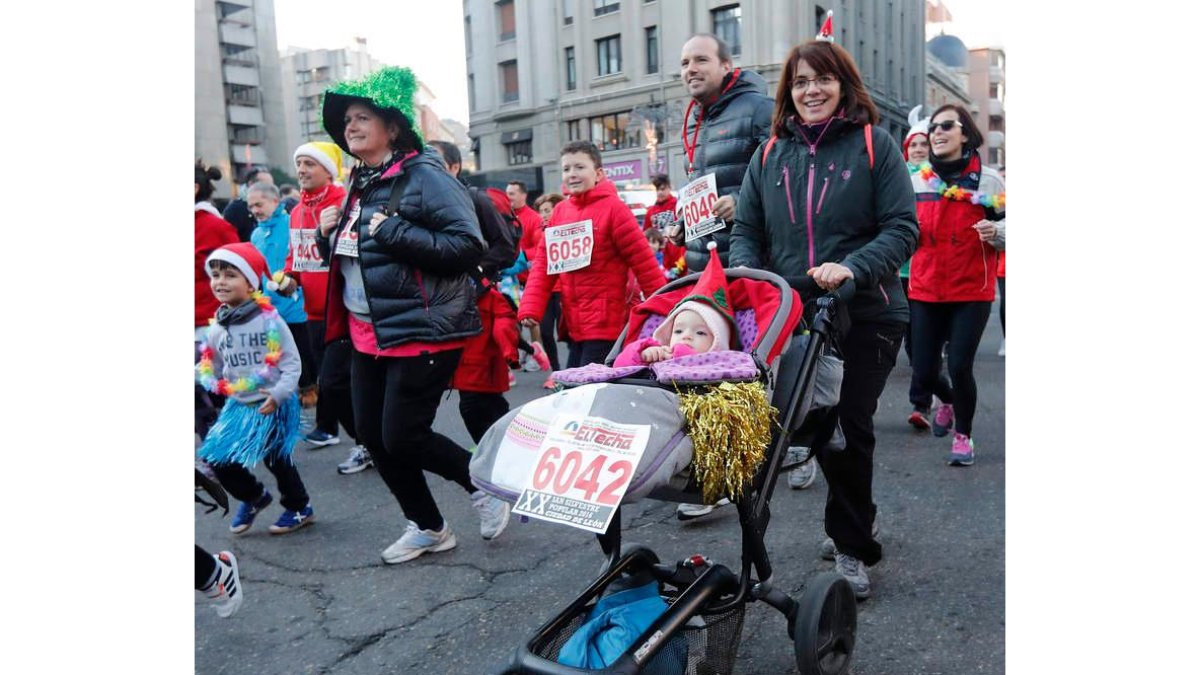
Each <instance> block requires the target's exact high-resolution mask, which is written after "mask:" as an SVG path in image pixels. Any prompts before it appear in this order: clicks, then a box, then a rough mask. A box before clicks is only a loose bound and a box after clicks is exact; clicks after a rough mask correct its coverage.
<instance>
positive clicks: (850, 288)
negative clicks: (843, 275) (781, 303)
mask: <svg viewBox="0 0 1200 675" xmlns="http://www.w3.org/2000/svg"><path fill="white" fill-rule="evenodd" d="M785 278H786V280H787V282H788V284H789V285H790V286H791V287H792V288H794V289H796V292H797V293H799V294H800V297H801V298H804V299H809V300H811V299H812V298H813V297H814V296H818V297H819V296H820V295H821V294H822V293H824V294H825V295H827V296H832V297H835V298H837V300H838V302H839V303H841V304H843V305H844V304H846V303H848V302H850V299H851V298H853V297H854V293H855V292H856V291H857V290H858V286H857V285H856V284H855V283H854V278H853V277H851V278H849V279H847V280H845V281H843V282H842V285H841V286H838V287H837V288H836V289H834V290H832V291H828V292H826V291H825V290H824V289H822V288H821V287H820V286H818V285H817V282H816V281H815V280H814V279H813V278H812V277H810V276H803V277H785Z"/></svg>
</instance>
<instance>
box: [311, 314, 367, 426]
mask: <svg viewBox="0 0 1200 675" xmlns="http://www.w3.org/2000/svg"><path fill="white" fill-rule="evenodd" d="M308 323H309V337H310V338H311V339H312V345H313V354H314V355H316V360H317V363H318V364H319V365H318V370H317V372H319V373H320V375H319V376H318V377H317V386H318V387H319V388H320V389H319V391H318V395H317V429H319V430H320V431H324V432H325V433H327V434H332V435H334V436H337V434H338V423H339V422H340V423H341V425H342V428H343V429H345V430H346V433H347V434H350V437H351V438H354V439H356V440H357V436H356V434H355V433H354V404H353V403H352V402H351V400H350V353H351V352H352V351H354V347H352V346H351V345H350V339H349V338H342V339H340V340H334V341H333V342H330V343H329V344H328V345H326V344H324V342H325V322H324V321H309V322H308Z"/></svg>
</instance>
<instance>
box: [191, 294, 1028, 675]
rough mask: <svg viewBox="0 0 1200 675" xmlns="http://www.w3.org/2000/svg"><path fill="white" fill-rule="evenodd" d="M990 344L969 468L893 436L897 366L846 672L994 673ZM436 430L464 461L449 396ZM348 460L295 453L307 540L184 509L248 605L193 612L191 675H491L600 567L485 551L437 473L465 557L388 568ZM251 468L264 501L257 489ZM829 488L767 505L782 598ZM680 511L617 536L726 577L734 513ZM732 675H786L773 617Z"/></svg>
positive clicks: (903, 367)
mask: <svg viewBox="0 0 1200 675" xmlns="http://www.w3.org/2000/svg"><path fill="white" fill-rule="evenodd" d="M999 343H1000V326H999V318H998V315H997V314H996V313H995V312H993V317H992V320H991V322H990V323H989V325H988V329H987V332H986V333H985V335H984V340H983V344H982V346H981V348H980V355H979V357H978V358H977V361H976V365H975V373H976V378H977V380H978V383H979V406H978V412H977V414H976V419H975V429H974V436H975V439H976V458H977V459H976V463H975V465H974V466H973V467H969V468H949V467H947V466H946V464H945V462H944V461H943V456H944V455H945V453H947V452H948V451H949V447H950V439H949V438H934V437H932V436H931V435H930V434H929V433H928V432H925V433H924V434H918V433H916V432H914V431H913V430H912V428H911V427H909V426H908V424H907V423H906V419H907V416H908V412H909V405H908V401H907V399H908V393H907V392H908V383H909V376H910V373H911V370H910V369H909V367H908V364H907V360H906V359H905V357H904V356H903V354H901V356H900V364H899V365H898V366H897V367H896V369H895V370H894V371H893V373H892V376H891V378H890V380H889V382H888V386H887V389H886V391H885V392H884V395H883V397H882V398H881V400H880V406H879V413H878V414H877V416H876V418H875V420H876V432H877V437H878V445H877V449H876V473H875V499H876V503H877V504H878V505H879V514H880V515H879V518H880V525H881V528H882V532H881V535H880V541H881V542H882V544H883V547H884V560H883V561H882V562H881V563H880V564H878V565H877V566H875V567H874V568H872V569H871V580H872V591H873V597H872V598H871V599H870V600H868V601H866V602H864V603H860V604H859V606H858V607H859V632H858V643H857V647H856V649H855V652H854V656H853V669H852V672H853V673H856V674H857V675H909V674H918V673H923V674H929V675H934V674H944V675H951V674H954V675H957V674H961V673H997V674H998V673H1003V672H1004V639H1005V623H1004V621H1005V619H1004V596H1005V594H1004V570H1005V568H1004V557H1005V555H1004V554H1005V547H1004V504H1005V499H1004V464H1005V462H1004V454H1005V452H1004V439H1005V434H1004V389H1005V387H1004V359H1003V358H1001V357H998V356H997V355H996V350H997V348H998V346H999ZM564 355H565V350H564ZM517 378H518V385H517V387H516V388H515V389H514V390H513V391H512V392H510V395H509V401H510V403H512V404H513V405H514V406H515V405H516V404H518V403H520V402H524V401H527V400H530V399H532V398H534V397H536V396H539V395H541V393H542V390H541V389H540V384H541V382H542V381H543V380H544V379H545V375H544V374H542V373H519V374H518V375H517ZM437 428H438V430H439V431H441V432H442V433H445V434H447V435H449V436H450V437H451V438H454V439H455V440H457V441H458V442H460V443H463V444H464V446H466V447H469V446H470V442H469V437H468V436H467V434H466V431H465V429H464V428H463V426H462V423H461V421H460V418H459V415H458V399H457V395H453V394H452V395H451V396H450V397H449V399H448V400H447V401H446V402H445V403H444V404H443V405H442V407H441V409H440V410H439V414H438V418H437ZM343 439H345V436H344V435H343ZM349 446H350V443H348V442H347V440H343V443H342V444H341V445H337V446H333V447H330V448H326V449H321V450H316V451H309V450H307V449H304V448H298V449H297V451H296V457H297V460H296V461H297V463H298V465H299V467H300V472H301V475H302V476H303V478H304V481H305V483H306V485H307V487H308V490H309V493H310V495H311V497H312V504H313V508H314V509H315V514H316V521H315V523H314V524H313V525H312V526H311V527H308V528H305V529H303V530H300V531H298V532H296V533H292V534H289V535H285V536H271V535H269V534H267V525H269V524H270V523H271V522H273V521H274V519H275V517H276V516H277V515H278V513H279V508H280V507H279V506H278V502H276V504H273V505H272V506H271V507H270V508H269V509H268V510H267V512H266V513H264V514H263V515H261V516H260V517H259V521H258V522H256V523H255V526H254V528H253V529H252V530H251V531H250V532H249V533H247V534H245V535H243V536H241V537H234V536H233V535H231V534H230V533H229V531H228V525H229V518H228V517H226V518H224V519H222V518H219V517H218V515H217V514H204V513H203V511H202V510H200V509H197V511H196V514H197V515H196V521H195V522H196V542H197V543H198V544H200V545H201V546H204V547H205V548H208V549H209V550H212V551H217V550H219V549H223V548H228V549H230V550H232V551H234V552H235V553H236V554H237V556H238V559H239V561H240V564H241V574H242V579H243V582H244V587H245V593H246V602H245V604H244V605H243V607H242V609H241V611H240V612H239V613H238V614H237V615H236V616H234V617H232V618H230V619H224V620H223V619H219V618H218V617H217V616H216V614H215V613H214V612H213V611H212V610H211V608H210V607H208V606H207V605H206V604H204V602H203V601H201V600H200V599H199V598H198V599H197V603H196V607H195V621H196V623H195V628H196V645H195V650H196V651H195V658H196V672H197V673H200V674H203V675H235V674H242V673H247V674H249V673H253V674H255V675H273V674H280V675H283V674H288V675H295V674H300V673H329V674H336V675H351V674H357V673H363V674H366V673H371V674H374V673H439V674H442V673H445V674H453V675H460V674H461V675H467V674H470V675H477V674H479V673H486V672H489V671H490V670H492V669H493V668H494V667H495V666H497V665H498V664H500V663H502V662H503V661H506V660H507V658H508V655H509V654H510V653H511V651H512V650H513V648H514V647H515V646H516V645H517V644H518V643H519V642H521V641H522V640H524V639H526V638H528V636H530V635H531V634H532V632H533V631H534V630H535V629H536V628H537V627H538V626H539V625H540V624H541V623H542V622H544V621H545V620H546V619H548V618H550V616H552V614H553V613H554V612H555V611H557V610H558V609H560V608H561V607H562V606H564V605H565V604H566V603H567V602H568V601H569V600H570V599H572V598H573V597H574V596H575V595H576V594H577V593H578V592H579V591H580V590H582V589H583V588H584V587H585V586H586V585H587V584H588V583H589V582H590V581H591V580H592V578H593V577H594V575H595V574H596V571H597V570H598V568H599V566H600V564H601V562H602V556H601V553H600V549H599V547H598V545H597V544H596V542H595V539H594V538H593V536H592V535H590V534H588V533H586V532H583V531H580V530H574V529H570V528H567V527H564V526H557V525H552V524H549V523H544V522H538V521H531V522H529V523H518V522H516V521H514V522H513V523H511V524H510V525H509V528H508V530H506V531H505V532H504V534H503V535H502V536H501V537H500V538H498V539H497V540H495V541H492V542H485V541H483V540H482V539H481V538H480V537H479V536H478V522H479V521H478V518H477V517H476V515H475V512H474V511H473V510H472V509H471V506H470V500H469V499H468V498H467V496H466V493H465V492H464V491H463V490H462V489H461V488H459V487H458V486H456V485H453V484H450V483H447V482H445V481H443V480H442V479H441V478H438V477H436V476H432V475H431V476H429V481H430V485H431V487H432V489H433V492H434V495H435V497H436V498H437V500H438V503H439V505H440V506H441V508H442V510H443V513H444V514H445V517H446V518H447V520H448V521H449V523H450V524H451V527H453V528H454V531H455V532H456V533H457V536H458V542H459V543H458V547H457V548H456V549H454V550H452V551H448V552H445V553H439V554H432V555H426V556H423V557H421V558H418V559H417V560H415V561H412V562H409V563H405V564H402V565H396V566H392V565H384V564H382V562H381V561H380V559H379V553H380V551H382V550H383V549H384V548H385V547H387V546H388V545H389V544H391V543H392V542H393V541H394V540H395V539H396V538H397V537H399V536H400V534H402V533H403V530H404V523H405V521H404V520H403V517H402V515H401V513H400V509H399V507H398V506H397V504H396V502H395V500H394V499H393V498H392V496H391V494H390V493H389V492H388V491H387V489H386V488H385V487H384V485H383V482H382V481H381V480H380V479H379V476H378V475H377V474H376V472H375V471H374V470H367V471H365V472H362V473H359V474H356V475H352V476H339V475H337V473H336V471H335V467H336V465H337V464H338V463H339V462H341V461H342V460H343V459H344V458H345V456H346V454H347V452H348V451H349ZM257 473H258V474H259V475H260V476H261V477H262V479H263V480H264V481H265V482H266V484H267V486H268V488H269V489H271V490H272V492H273V493H274V492H276V490H275V486H274V482H273V480H272V478H271V476H270V474H269V473H268V472H267V471H266V470H265V469H262V468H259V469H258V471H257ZM825 493H826V488H825V483H824V479H823V478H821V477H819V478H818V479H817V482H816V483H815V484H814V485H813V486H812V487H811V488H810V489H808V490H804V491H795V490H789V489H788V488H787V487H786V486H785V485H782V484H781V485H780V486H779V489H777V490H776V492H775V497H774V499H773V501H772V511H773V514H774V519H773V521H772V523H771V526H770V529H769V531H768V533H767V545H768V550H769V551H770V554H771V557H772V562H773V564H774V566H775V573H776V584H777V586H779V587H780V588H782V589H783V590H785V591H787V592H789V593H792V594H793V597H795V594H796V592H797V591H799V590H800V589H801V588H802V587H803V585H804V583H805V580H806V579H810V578H811V577H812V576H813V575H815V574H817V573H819V572H821V571H824V570H827V569H831V568H832V563H829V562H825V561H822V560H820V559H819V558H818V557H817V547H818V545H819V543H820V541H821V539H822V538H823V537H824V532H823V527H822V512H823V505H824V501H825ZM276 496H278V495H276ZM674 506H675V505H674V504H666V503H662V502H654V501H649V500H646V501H642V502H639V503H637V504H635V505H633V506H632V508H628V509H627V510H628V513H626V514H625V541H626V542H627V543H628V542H639V543H645V544H648V545H650V546H651V547H652V548H653V549H654V550H655V551H656V552H657V553H658V554H659V556H660V557H662V558H663V559H677V558H681V557H684V556H686V555H691V554H693V553H703V554H705V555H708V556H709V557H710V558H713V559H715V560H716V561H718V562H722V563H725V564H727V565H729V566H730V567H733V568H734V569H737V567H738V554H739V551H740V548H739V546H740V530H739V528H738V526H737V517H736V514H735V513H734V512H733V510H732V509H724V510H723V511H724V512H722V510H718V512H717V513H715V514H713V515H712V516H710V517H708V518H706V519H701V520H698V521H692V522H689V523H686V524H684V523H680V522H678V521H677V520H676V519H675V517H674ZM736 672H738V673H742V674H745V675H751V674H755V675H768V674H771V675H773V674H777V673H794V672H796V666H795V660H794V656H793V651H792V644H791V641H790V638H789V637H788V635H787V630H786V622H785V621H784V619H783V617H782V616H781V615H780V614H779V613H778V612H776V611H775V610H774V609H772V608H770V607H767V606H764V605H762V604H761V603H755V604H752V605H751V606H750V607H749V609H748V611H747V615H746V624H745V628H744V630H743V633H742V639H741V646H740V649H739V652H738V666H737V670H736Z"/></svg>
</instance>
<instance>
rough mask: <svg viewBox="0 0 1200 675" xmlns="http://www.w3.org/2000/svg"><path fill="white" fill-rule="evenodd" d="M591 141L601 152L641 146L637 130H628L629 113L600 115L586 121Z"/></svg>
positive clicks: (639, 134)
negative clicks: (590, 133)
mask: <svg viewBox="0 0 1200 675" xmlns="http://www.w3.org/2000/svg"><path fill="white" fill-rule="evenodd" d="M588 122H589V125H588V126H590V127H591V131H592V138H591V141H592V142H593V143H595V144H596V147H597V148H600V149H601V150H620V149H621V148H636V147H640V146H641V144H642V143H641V133H640V130H639V129H636V128H634V129H630V128H629V111H625V112H620V113H612V114H609V115H601V116H600V117H592V118H589V119H588Z"/></svg>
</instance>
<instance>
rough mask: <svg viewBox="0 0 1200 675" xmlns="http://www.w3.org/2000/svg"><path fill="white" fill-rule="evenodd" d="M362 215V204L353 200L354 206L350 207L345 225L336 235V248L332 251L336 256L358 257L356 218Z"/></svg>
mask: <svg viewBox="0 0 1200 675" xmlns="http://www.w3.org/2000/svg"><path fill="white" fill-rule="evenodd" d="M361 214H362V204H360V203H359V202H358V200H355V202H354V206H352V207H350V216H349V217H348V218H346V225H345V226H344V227H343V228H342V231H341V233H340V234H338V239H337V248H336V249H335V250H334V254H336V255H348V256H350V257H351V258H357V257H358V217H359V215H361Z"/></svg>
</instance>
